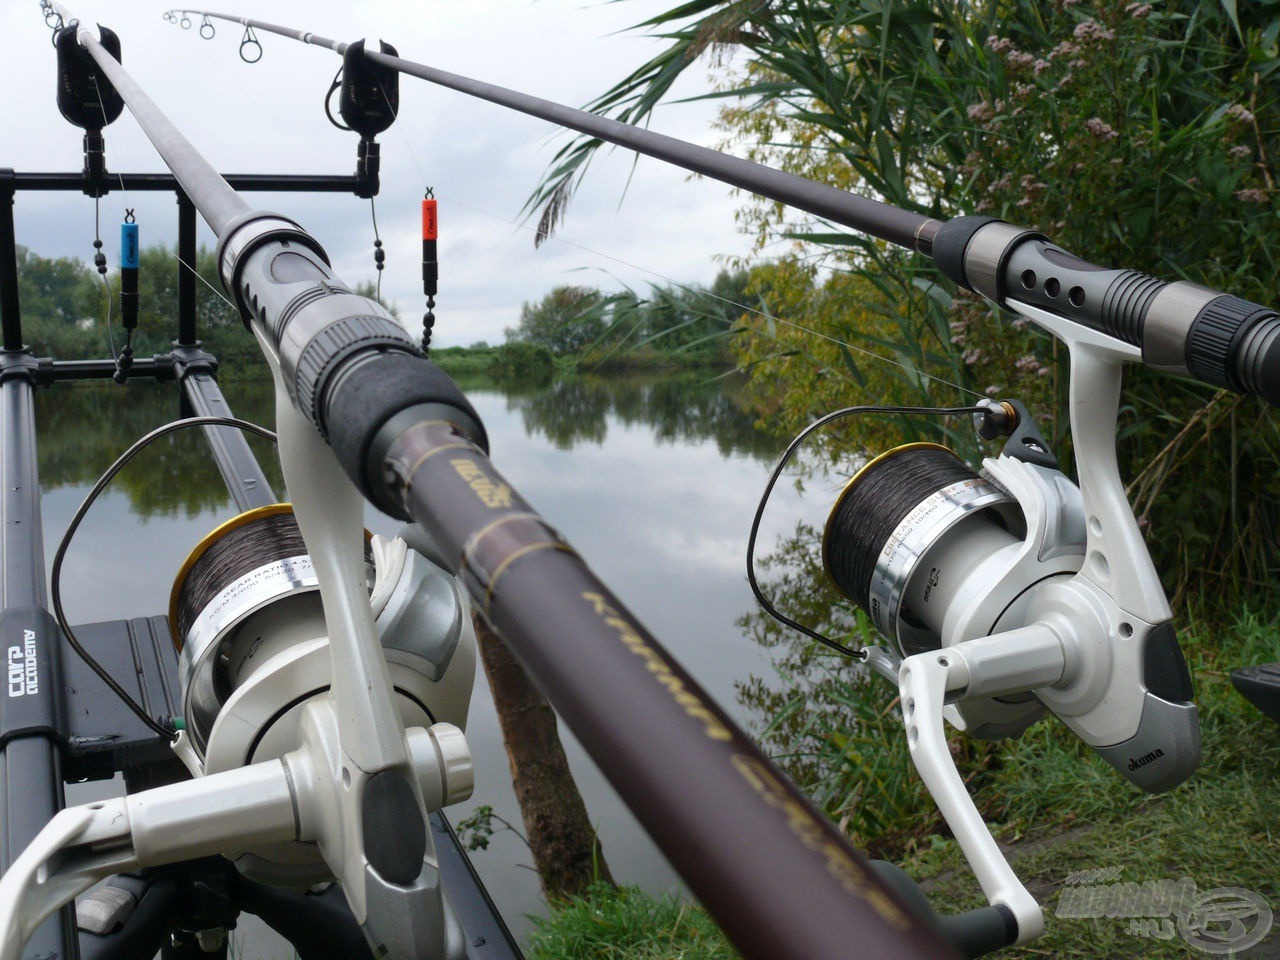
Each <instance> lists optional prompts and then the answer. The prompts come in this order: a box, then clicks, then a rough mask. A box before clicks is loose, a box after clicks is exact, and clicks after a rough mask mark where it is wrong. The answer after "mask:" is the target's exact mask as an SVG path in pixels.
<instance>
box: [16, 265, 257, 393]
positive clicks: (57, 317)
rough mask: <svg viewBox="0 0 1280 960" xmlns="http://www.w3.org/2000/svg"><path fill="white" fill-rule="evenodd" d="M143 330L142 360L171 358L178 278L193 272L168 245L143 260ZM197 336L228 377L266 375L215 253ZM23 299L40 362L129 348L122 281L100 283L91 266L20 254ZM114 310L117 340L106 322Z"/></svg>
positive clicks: (111, 278) (138, 343) (138, 339)
mask: <svg viewBox="0 0 1280 960" xmlns="http://www.w3.org/2000/svg"><path fill="white" fill-rule="evenodd" d="M138 261H139V264H138V328H137V330H135V331H134V334H133V341H132V342H133V351H134V355H135V356H144V357H145V356H148V355H150V354H153V353H162V352H167V351H168V350H169V349H170V345H171V343H172V341H173V340H174V339H175V338H176V337H177V333H178V320H177V313H178V273H179V271H180V270H185V269H187V268H186V267H185V266H182V265H180V264H179V262H178V258H177V256H176V255H175V254H174V253H173V252H172V251H170V250H167V249H165V248H164V247H159V246H156V247H147V248H145V249H143V250H142V251H141V253H140V254H139V258H138ZM196 268H197V274H198V277H197V280H196V287H195V289H196V321H197V333H198V335H199V336H200V338H201V340H202V342H203V345H204V347H205V349H206V350H208V351H209V352H211V353H213V354H214V355H215V356H216V357H218V360H219V361H220V363H221V368H222V371H223V378H224V379H230V378H234V377H239V376H245V377H254V376H262V375H265V373H266V364H265V362H264V361H263V359H262V356H261V352H260V350H259V349H258V344H257V342H256V341H255V340H254V339H253V337H252V335H250V334H249V332H248V331H247V330H245V328H244V325H243V324H242V323H241V322H240V316H239V313H238V311H236V310H235V309H234V308H233V307H232V306H231V305H230V304H229V303H228V302H227V301H226V300H225V299H224V298H223V297H222V295H221V290H222V282H221V280H219V279H218V271H217V265H216V264H215V262H214V254H213V251H211V250H209V249H207V248H202V249H201V250H200V251H199V255H198V257H197V260H196ZM18 294H19V303H20V308H21V311H22V333H23V338H24V340H25V341H26V343H27V345H28V346H29V347H30V348H31V349H32V350H33V351H34V352H35V353H36V355H37V356H53V357H56V358H61V359H84V358H88V357H101V356H108V355H110V354H111V353H112V352H113V351H116V350H119V348H120V347H122V346H123V345H124V331H123V329H122V328H121V324H120V309H119V302H120V277H119V274H118V273H109V274H107V275H106V277H105V278H104V277H100V276H99V275H98V274H97V273H96V271H95V270H94V269H93V267H91V266H90V265H89V264H87V263H85V262H83V261H80V260H74V259H70V258H65V257H64V258H56V259H51V258H48V257H42V256H40V255H39V254H35V253H31V252H30V251H28V250H26V249H25V248H23V247H19V248H18ZM108 311H109V312H110V318H111V327H112V331H111V334H110V335H108V333H107V331H106V329H105V323H106V319H107V316H108Z"/></svg>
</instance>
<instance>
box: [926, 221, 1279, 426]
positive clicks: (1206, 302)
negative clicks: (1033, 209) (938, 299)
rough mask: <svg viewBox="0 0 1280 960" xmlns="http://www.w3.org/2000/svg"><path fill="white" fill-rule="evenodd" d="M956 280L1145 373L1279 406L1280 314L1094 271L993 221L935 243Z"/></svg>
mask: <svg viewBox="0 0 1280 960" xmlns="http://www.w3.org/2000/svg"><path fill="white" fill-rule="evenodd" d="M933 256H934V260H935V261H936V262H937V264H938V268H939V269H940V270H941V271H942V272H943V274H945V275H946V276H947V277H948V278H950V279H951V280H954V281H955V282H956V283H958V284H960V285H961V286H963V287H965V288H966V289H969V290H972V291H974V292H975V293H979V294H981V295H982V296H984V297H986V298H987V299H989V300H992V301H994V302H995V303H998V304H999V305H1000V306H1002V307H1003V306H1008V303H1007V301H1008V300H1009V299H1015V300H1018V301H1021V302H1024V303H1028V304H1031V305H1032V306H1034V307H1039V308H1041V309H1045V310H1049V311H1051V312H1052V313H1054V314H1056V315H1057V316H1059V317H1063V318H1065V319H1068V320H1071V321H1073V322H1074V323H1077V324H1080V325H1081V326H1084V327H1087V328H1089V329H1091V330H1096V331H1098V332H1100V333H1104V334H1106V335H1107V336H1108V337H1111V338H1114V339H1115V340H1119V341H1121V342H1122V343H1127V344H1129V345H1131V346H1135V347H1139V348H1141V350H1142V363H1143V364H1144V365H1145V366H1148V367H1151V368H1153V369H1156V370H1161V371H1163V372H1165V373H1172V374H1175V375H1177V376H1183V377H1191V378H1192V379H1195V380H1199V381H1200V382H1201V383H1207V384H1210V385H1212V386H1215V387H1225V388H1226V389H1228V390H1232V391H1234V392H1236V393H1247V394H1252V395H1254V396H1259V397H1262V398H1263V399H1264V400H1266V401H1267V402H1268V403H1270V404H1271V405H1273V406H1280V315H1277V314H1276V312H1275V311H1274V310H1272V309H1271V308H1269V307H1264V306H1262V305H1260V304H1257V303H1251V302H1249V301H1248V300H1243V299H1241V298H1240V297H1233V296H1230V295H1228V294H1224V293H1221V292H1219V291H1217V290H1211V289H1209V288H1207V287H1202V286H1199V285H1198V284H1194V283H1189V282H1187V281H1185V280H1179V281H1176V282H1174V283H1166V282H1165V281H1163V280H1158V279H1156V278H1155V277H1149V276H1147V275H1146V274H1143V273H1139V272H1138V271H1136V270H1113V269H1108V268H1106V267H1100V266H1097V265H1096V264H1093V263H1089V262H1088V261H1087V260H1082V259H1081V258H1079V257H1077V256H1075V255H1074V254H1072V253H1068V252H1067V251H1066V250H1063V249H1062V248H1061V247H1058V246H1056V245H1054V244H1053V243H1051V242H1050V241H1049V239H1048V238H1047V237H1045V236H1044V235H1043V234H1041V233H1037V232H1036V231H1034V230H1026V229H1023V228H1021V227H1016V226H1013V225H1012V224H1008V223H1005V222H1003V221H1000V220H995V219H992V218H990V217H956V218H954V219H952V220H949V221H947V223H945V224H943V225H942V227H941V228H940V229H939V231H938V235H937V237H936V238H935V239H934V245H933Z"/></svg>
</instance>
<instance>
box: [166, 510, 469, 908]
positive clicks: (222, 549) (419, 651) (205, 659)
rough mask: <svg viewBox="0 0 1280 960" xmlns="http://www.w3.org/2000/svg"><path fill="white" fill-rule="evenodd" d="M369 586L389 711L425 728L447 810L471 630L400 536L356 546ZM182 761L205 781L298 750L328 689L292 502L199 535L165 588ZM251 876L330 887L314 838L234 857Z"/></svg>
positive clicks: (461, 782)
mask: <svg viewBox="0 0 1280 960" xmlns="http://www.w3.org/2000/svg"><path fill="white" fill-rule="evenodd" d="M364 560H365V568H366V569H365V573H366V584H367V586H368V589H369V594H370V605H371V607H372V613H373V617H374V626H375V629H376V631H377V635H378V638H379V642H380V644H381V647H382V651H383V654H384V656H385V658H386V661H387V670H388V672H389V674H390V678H391V683H392V689H393V690H394V692H395V700H396V707H397V709H398V710H399V713H400V718H401V721H402V722H403V724H404V725H405V727H406V728H414V727H418V728H423V729H428V730H429V731H430V732H431V736H432V738H433V740H434V744H435V747H436V749H437V750H438V751H439V753H440V755H441V763H442V767H443V769H444V771H445V777H444V784H445V788H444V794H443V796H442V798H441V799H442V801H443V803H442V805H447V804H450V803H454V802H457V801H459V800H464V799H466V798H467V797H468V796H470V794H471V788H472V771H471V754H470V751H469V750H468V747H467V742H466V739H465V737H464V736H463V733H462V728H464V727H465V726H466V718H467V709H468V706H469V702H470V699H471V686H472V682H473V680H474V677H475V659H476V641H475V630H474V628H473V627H472V625H471V618H470V616H469V615H468V612H467V611H468V602H467V600H466V598H465V596H464V595H463V593H462V589H461V586H460V585H459V584H458V582H457V580H456V579H455V578H454V577H452V576H450V575H449V574H447V573H445V571H444V570H442V569H441V568H440V567H439V566H437V565H436V564H435V563H433V562H432V561H431V560H429V559H427V558H426V557H425V556H423V555H422V554H421V553H418V552H417V551H415V550H412V549H410V548H409V547H408V545H407V544H406V542H405V540H404V539H402V538H401V537H396V538H394V539H390V540H388V539H385V538H383V537H369V536H368V535H367V534H366V541H365V557H364ZM169 622H170V623H171V624H172V625H173V629H174V642H175V644H176V645H177V647H178V650H179V679H180V683H181V689H182V704H183V719H184V726H185V730H186V732H187V735H188V737H189V739H190V745H191V750H190V751H187V752H186V753H185V755H184V760H186V761H187V763H188V765H189V766H192V768H193V769H192V773H193V774H194V775H196V776H203V775H207V774H212V773H218V772H220V771H224V770H233V769H236V768H238V767H244V766H248V765H250V764H253V763H257V762H260V761H264V760H272V759H276V758H279V757H281V756H283V755H284V754H286V753H287V752H289V751H290V750H292V749H294V748H295V747H296V746H297V744H298V742H299V734H300V728H299V724H300V722H301V719H302V716H303V713H304V711H305V709H306V706H307V704H309V703H311V702H313V701H318V700H319V699H320V698H323V697H327V696H328V695H329V693H330V687H331V682H330V655H329V639H328V633H327V630H326V627H325V619H324V610H323V608H322V606H321V603H320V593H319V579H318V577H317V575H316V571H315V568H314V566H313V564H312V562H311V558H310V557H309V556H308V555H307V551H306V546H305V544H304V543H303V541H302V534H301V532H300V531H299V529H298V522H297V520H296V519H295V517H294V515H293V510H292V507H291V506H289V505H288V504H274V505H272V506H267V507H261V508H258V509H256V510H250V511H248V512H247V513H242V514H240V515H239V516H237V517H234V518H232V519H231V520H228V521H227V522H226V523H224V524H222V525H221V526H219V527H218V528H217V529H215V530H214V531H213V532H212V533H210V534H209V535H208V536H206V537H205V538H204V540H202V541H201V542H200V544H199V545H197V546H196V548H195V550H194V551H192V553H191V555H190V556H189V557H188V558H187V560H186V562H185V563H184V564H183V565H182V568H181V570H180V571H179V573H178V576H177V578H176V580H175V582H174V585H173V592H172V595H171V598H170V609H169ZM236 863H237V865H238V866H239V868H240V869H241V871H242V872H243V873H245V874H246V875H248V876H250V877H251V878H253V879H255V880H259V881H262V882H265V883H273V884H288V885H293V886H298V885H303V886H305V885H307V884H310V883H315V882H317V881H319V880H323V879H326V878H327V876H328V873H329V869H328V868H327V867H326V865H325V863H324V860H323V858H322V857H321V855H320V852H319V851H318V850H317V848H316V846H315V845H314V844H301V843H290V844H284V845H281V846H279V847H277V848H274V849H271V850H261V849H259V850H256V851H254V853H252V854H244V855H242V856H240V857H239V858H237V860H236Z"/></svg>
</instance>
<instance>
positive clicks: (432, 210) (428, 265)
mask: <svg viewBox="0 0 1280 960" xmlns="http://www.w3.org/2000/svg"><path fill="white" fill-rule="evenodd" d="M438 235H439V223H438V221H437V219H436V195H435V191H434V190H432V189H431V188H428V189H427V195H426V196H425V197H424V198H423V199H422V293H423V294H424V295H425V296H426V298H427V312H426V313H424V314H423V315H422V352H423V353H427V352H429V351H430V349H431V331H432V329H433V328H434V327H435V325H436V312H435V311H436V291H437V290H438V289H439V285H440V264H439V263H438V262H437V261H436V239H437V237H438Z"/></svg>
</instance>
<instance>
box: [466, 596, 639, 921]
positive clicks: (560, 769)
mask: <svg viewBox="0 0 1280 960" xmlns="http://www.w3.org/2000/svg"><path fill="white" fill-rule="evenodd" d="M472 620H473V621H474V623H475V627H476V639H477V641H478V642H479V645H480V659H481V662H483V663H484V673H485V676H486V677H487V678H488V680H489V688H490V689H491V690H492V691H493V703H494V707H495V708H496V709H497V712H498V722H499V724H500V726H501V727H502V741H503V743H504V744H505V745H506V748H507V759H508V760H509V761H510V763H511V785H512V787H513V788H514V790H515V793H516V799H517V800H518V801H519V803H520V815H521V819H522V820H523V821H524V829H525V833H526V834H527V841H528V844H529V850H530V852H532V853H533V860H534V865H535V867H536V868H537V871H538V879H539V881H541V883H542V893H543V896H545V897H546V898H547V900H548V901H549V902H552V903H554V902H556V901H558V900H565V899H568V898H570V897H575V896H581V895H583V894H584V893H586V891H587V889H588V888H589V887H590V886H591V885H592V884H593V883H610V884H611V883H613V877H612V876H611V875H610V873H609V865H608V864H607V863H605V859H604V851H603V850H602V849H601V847H600V841H599V839H598V838H597V837H596V832H595V828H594V827H592V826H591V820H590V818H588V816H587V808H586V805H585V804H584V803H583V802H582V794H581V793H579V792H578V785H577V784H576V783H575V782H574V779H573V773H572V771H570V769H569V761H568V759H567V758H566V757H565V753H564V747H562V746H561V744H560V735H559V733H557V730H556V715H555V711H553V710H552V709H551V704H549V703H547V701H546V698H545V697H543V696H542V694H541V693H539V692H538V688H537V687H535V686H534V684H533V681H532V680H531V679H530V678H529V675H528V674H527V673H526V672H525V669H524V667H522V666H521V665H520V661H518V660H517V659H516V658H515V656H514V655H512V653H511V651H510V650H509V649H508V648H507V646H506V644H504V643H503V642H502V639H501V638H500V637H499V636H498V635H497V634H496V633H495V632H494V631H493V629H492V628H491V627H490V626H489V624H488V623H487V622H486V621H485V620H484V618H483V617H481V616H480V615H479V614H475V615H474V616H473V617H472Z"/></svg>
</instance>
